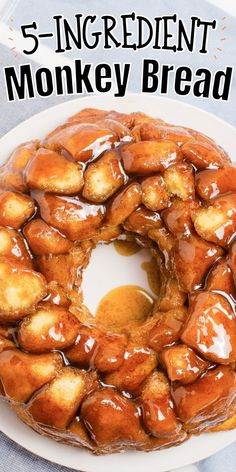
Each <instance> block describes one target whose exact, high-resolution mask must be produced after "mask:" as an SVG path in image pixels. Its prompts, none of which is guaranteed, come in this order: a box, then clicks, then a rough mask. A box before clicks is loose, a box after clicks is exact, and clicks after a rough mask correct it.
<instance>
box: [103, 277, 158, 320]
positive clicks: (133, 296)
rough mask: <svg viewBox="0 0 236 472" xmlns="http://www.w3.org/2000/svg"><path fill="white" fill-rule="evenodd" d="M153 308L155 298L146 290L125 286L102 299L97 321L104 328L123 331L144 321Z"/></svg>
mask: <svg viewBox="0 0 236 472" xmlns="http://www.w3.org/2000/svg"><path fill="white" fill-rule="evenodd" d="M152 307H153V298H152V296H151V295H150V294H149V293H148V292H146V290H144V289H143V288H141V287H139V286H137V285H123V286H121V287H117V288H114V289H113V290H111V291H110V292H109V293H108V294H107V295H105V297H103V298H102V300H101V301H100V302H99V305H98V307H97V310H96V315H95V319H96V321H97V322H98V323H99V324H101V326H103V327H104V328H107V329H109V328H110V329H121V328H123V327H125V326H127V325H128V324H130V323H134V322H140V321H144V320H145V319H146V318H147V316H148V315H149V314H150V313H151V311H152Z"/></svg>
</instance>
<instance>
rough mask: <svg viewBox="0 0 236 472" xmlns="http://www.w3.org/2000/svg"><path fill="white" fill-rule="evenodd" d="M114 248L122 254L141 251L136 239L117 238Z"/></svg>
mask: <svg viewBox="0 0 236 472" xmlns="http://www.w3.org/2000/svg"><path fill="white" fill-rule="evenodd" d="M114 248H115V250H116V251H117V252H118V254H120V255H121V256H132V255H133V254H136V253H137V252H139V251H141V247H140V246H139V245H138V244H137V243H136V242H135V241H127V240H122V239H117V240H116V241H114Z"/></svg>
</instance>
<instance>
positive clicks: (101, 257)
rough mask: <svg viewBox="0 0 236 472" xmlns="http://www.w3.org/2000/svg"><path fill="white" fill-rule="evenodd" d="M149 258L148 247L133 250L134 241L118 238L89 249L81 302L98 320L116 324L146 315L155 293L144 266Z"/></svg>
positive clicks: (122, 324)
mask: <svg viewBox="0 0 236 472" xmlns="http://www.w3.org/2000/svg"><path fill="white" fill-rule="evenodd" d="M151 260H152V259H151V254H150V251H149V250H148V249H144V248H138V247H137V249H136V250H135V245H134V244H133V245H131V244H128V243H127V246H126V244H125V243H124V244H122V242H121V243H120V241H115V242H113V243H110V244H106V245H105V244H104V245H103V244H99V245H98V246H97V247H96V248H95V249H94V250H93V252H92V255H91V259H90V262H89V265H88V266H87V268H86V269H85V271H84V274H83V283H82V290H83V296H84V303H85V305H86V306H87V307H88V309H89V310H90V311H91V312H92V313H93V314H94V316H95V318H96V320H97V321H98V322H99V324H102V325H104V326H105V327H108V328H119V327H124V326H126V325H127V323H133V322H139V321H143V320H144V319H145V318H146V317H147V316H148V314H149V313H150V311H151V309H152V306H153V301H154V299H155V297H156V294H155V293H154V287H153V284H152V283H150V274H149V271H148V269H147V268H148V267H149V265H150V266H151V264H152V263H151ZM150 269H151V267H150ZM154 270H155V269H154V267H153V272H154ZM156 276H157V274H156Z"/></svg>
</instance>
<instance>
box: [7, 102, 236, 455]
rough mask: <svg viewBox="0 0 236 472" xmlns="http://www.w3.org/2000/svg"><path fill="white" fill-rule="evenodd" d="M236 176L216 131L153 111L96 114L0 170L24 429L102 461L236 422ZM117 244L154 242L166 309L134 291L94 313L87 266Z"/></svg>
mask: <svg viewBox="0 0 236 472" xmlns="http://www.w3.org/2000/svg"><path fill="white" fill-rule="evenodd" d="M52 156H54V160H53V159H52ZM55 162H57V165H55ZM235 173H236V171H235V167H234V166H233V165H232V163H231V162H230V160H229V157H228V156H227V154H226V153H225V151H224V150H222V149H221V148H220V147H218V146H217V145H216V144H215V143H214V142H213V141H212V140H211V139H210V138H208V137H206V136H204V135H202V134H201V133H199V132H197V131H194V130H191V129H187V128H181V127H178V126H172V125H169V124H166V123H164V122H163V121H161V120H158V119H154V118H151V117H148V116H146V115H145V114H143V113H133V114H130V115H127V114H121V113H117V112H114V111H112V112H107V111H103V110H93V109H87V110H83V111H82V112H79V113H78V114H77V115H75V116H74V117H72V118H71V119H70V120H69V121H68V122H67V123H65V124H63V125H62V126H59V127H58V128H57V129H56V130H54V131H52V132H51V133H50V134H49V135H48V136H47V137H46V138H45V139H44V140H43V141H42V142H39V141H32V142H30V143H25V144H23V145H21V146H19V147H18V148H17V149H16V150H15V151H14V152H13V154H12V155H11V156H10V159H9V161H8V162H7V164H5V165H4V166H2V167H1V169H0V188H1V190H0V242H1V244H0V288H1V290H0V322H1V326H0V394H1V395H2V396H5V398H6V399H7V400H8V401H9V402H10V403H11V405H12V406H13V408H14V409H15V410H16V412H17V414H18V415H19V416H20V417H21V418H22V419H23V421H25V422H26V423H27V424H29V425H30V426H31V427H32V428H33V429H35V430H36V431H38V432H40V433H42V434H46V435H48V436H50V437H53V438H55V439H56V440H60V441H63V442H65V443H68V444H72V445H76V446H83V447H87V448H88V449H91V450H92V451H93V452H95V453H98V454H101V453H107V452H114V451H120V450H124V449H127V448H135V449H143V450H146V451H149V450H155V449H161V448H162V447H169V446H171V445H175V444H178V443H180V442H182V441H184V440H185V439H187V437H189V436H190V435H191V434H192V433H195V432H196V433H199V432H201V431H204V430H209V429H211V428H212V427H213V426H216V425H218V424H219V423H220V424H221V423H222V428H224V422H225V420H227V419H229V418H231V417H232V418H233V416H232V415H233V414H234V413H235V411H236V377H235V363H236V335H235V333H236V318H235V281H236V269H235V267H236V264H235V260H236V258H235V253H236V251H235V242H234V240H235V239H234V238H235V234H236V211H235V202H236V185H235ZM152 182H155V189H154V188H152ZM158 182H159V183H160V194H159V193H158V192H159V186H158ZM154 190H155V191H154ZM163 195H164V196H165V198H163ZM127 233H128V234H129V235H130V236H131V239H132V241H123V240H122V237H127ZM114 240H116V241H115V248H116V250H117V251H118V252H119V254H121V255H122V256H129V255H132V254H135V252H137V251H138V250H139V246H140V247H144V246H147V247H151V248H152V253H153V255H154V256H153V257H155V259H154V258H153V259H151V260H150V261H148V262H145V263H144V264H142V268H143V270H145V272H146V273H147V278H148V282H149V286H150V290H151V292H152V293H154V294H155V295H156V296H157V302H156V303H155V304H153V299H152V297H151V295H149V294H148V293H147V292H145V291H144V290H143V289H141V288H140V287H136V286H132V285H131V286H121V287H117V288H115V289H114V290H112V291H111V292H109V293H108V294H107V295H106V296H105V297H104V298H103V299H102V300H101V302H100V304H99V306H98V309H97V312H96V316H95V317H93V316H92V314H90V313H89V311H88V309H87V308H86V307H84V306H83V296H82V291H81V283H82V275H83V270H84V269H85V268H86V266H87V264H88V263H89V260H90V256H91V252H92V250H93V248H94V247H95V246H96V244H98V243H100V242H102V243H109V242H111V241H114ZM134 240H135V241H137V243H136V242H133V241H134ZM157 268H158V270H157ZM38 272H40V273H41V274H42V275H41V274H39V273H38ZM159 273H160V274H162V277H161V278H160V279H159ZM94 283H96V281H94ZM187 295H188V297H187ZM26 302H27V303H26ZM9 326H10V328H9ZM49 405H50V408H49ZM234 426H235V424H234V423H232V424H231V427H234Z"/></svg>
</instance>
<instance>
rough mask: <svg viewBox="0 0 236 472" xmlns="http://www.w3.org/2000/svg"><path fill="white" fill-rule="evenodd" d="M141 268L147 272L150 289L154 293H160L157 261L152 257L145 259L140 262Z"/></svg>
mask: <svg viewBox="0 0 236 472" xmlns="http://www.w3.org/2000/svg"><path fill="white" fill-rule="evenodd" d="M141 268H142V269H143V270H144V271H145V272H146V274H147V280H148V285H149V287H150V290H151V291H152V292H153V293H154V294H155V295H159V293H160V283H161V282H160V278H159V274H158V267H157V261H156V259H155V258H154V257H152V258H151V260H150V261H145V262H143V263H142V264H141Z"/></svg>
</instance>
